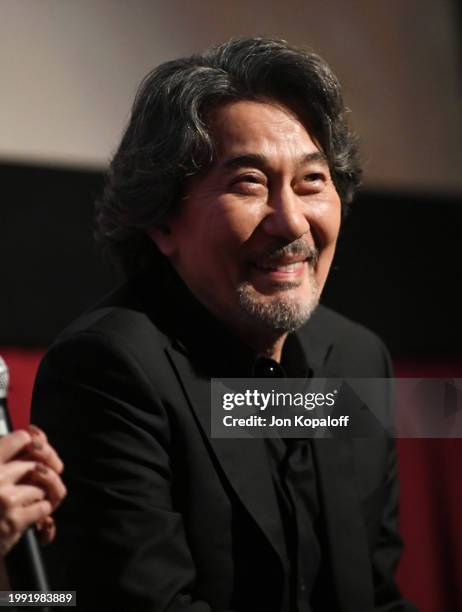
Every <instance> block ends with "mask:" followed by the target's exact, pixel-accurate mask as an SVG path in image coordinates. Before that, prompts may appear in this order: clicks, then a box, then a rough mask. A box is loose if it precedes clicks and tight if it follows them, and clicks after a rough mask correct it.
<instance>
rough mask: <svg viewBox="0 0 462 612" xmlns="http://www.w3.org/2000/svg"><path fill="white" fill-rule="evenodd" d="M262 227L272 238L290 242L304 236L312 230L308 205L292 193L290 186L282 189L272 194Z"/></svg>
mask: <svg viewBox="0 0 462 612" xmlns="http://www.w3.org/2000/svg"><path fill="white" fill-rule="evenodd" d="M262 227H263V229H264V231H265V232H266V233H267V234H269V235H270V236H274V237H276V238H284V239H285V240H288V241H293V240H296V239H297V238H300V237H301V236H304V235H305V234H306V233H307V232H309V230H310V223H309V221H308V218H307V211H306V203H304V202H303V201H302V200H301V199H300V198H299V197H298V196H297V194H295V193H294V192H293V191H292V188H291V187H290V186H287V187H282V188H281V189H279V190H278V191H277V192H276V193H273V194H271V197H270V199H269V201H268V213H267V215H266V217H265V218H264V219H263V221H262Z"/></svg>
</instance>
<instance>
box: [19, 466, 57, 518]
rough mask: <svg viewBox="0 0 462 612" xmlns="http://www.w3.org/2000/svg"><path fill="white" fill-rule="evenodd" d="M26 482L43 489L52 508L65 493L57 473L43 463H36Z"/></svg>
mask: <svg viewBox="0 0 462 612" xmlns="http://www.w3.org/2000/svg"><path fill="white" fill-rule="evenodd" d="M27 482H28V483H30V484H34V485H35V486H39V487H40V488H41V489H42V490H43V491H44V493H45V495H46V497H47V499H48V500H49V501H50V502H51V504H52V506H53V509H54V510H55V509H56V508H57V507H58V506H59V504H60V503H61V502H62V500H63V499H64V497H65V496H66V494H67V490H66V487H65V486H64V483H63V481H62V480H61V478H60V477H59V476H58V474H57V473H56V472H55V471H54V470H52V469H51V468H49V467H47V466H46V465H44V464H43V463H38V464H37V466H36V469H35V470H34V471H33V472H31V473H30V474H28V476H27Z"/></svg>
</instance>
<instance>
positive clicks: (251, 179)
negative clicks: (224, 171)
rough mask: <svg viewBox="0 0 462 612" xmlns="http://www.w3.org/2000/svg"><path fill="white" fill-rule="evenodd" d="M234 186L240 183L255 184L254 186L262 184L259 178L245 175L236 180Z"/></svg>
mask: <svg viewBox="0 0 462 612" xmlns="http://www.w3.org/2000/svg"><path fill="white" fill-rule="evenodd" d="M233 182H234V184H236V183H237V184H239V183H254V184H258V183H261V179H259V178H258V176H254V175H253V174H245V175H244V176H239V177H238V178H237V179H235V180H234V181H233Z"/></svg>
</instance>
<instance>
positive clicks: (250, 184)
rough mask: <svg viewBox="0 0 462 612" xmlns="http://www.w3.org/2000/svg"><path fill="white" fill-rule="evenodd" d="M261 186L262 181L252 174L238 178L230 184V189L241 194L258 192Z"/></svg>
mask: <svg viewBox="0 0 462 612" xmlns="http://www.w3.org/2000/svg"><path fill="white" fill-rule="evenodd" d="M263 186H264V180H263V179H262V178H261V177H259V176H256V175H254V174H245V175H242V176H238V177H236V178H235V179H234V180H233V181H232V182H231V187H232V189H233V190H235V191H238V192H242V193H253V192H254V191H259V190H260V189H261V188H262V187H263Z"/></svg>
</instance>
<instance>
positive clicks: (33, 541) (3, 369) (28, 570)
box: [0, 357, 50, 610]
mask: <svg viewBox="0 0 462 612" xmlns="http://www.w3.org/2000/svg"><path fill="white" fill-rule="evenodd" d="M9 383H10V375H9V372H8V367H7V365H6V363H5V362H4V360H3V359H2V357H0V436H4V435H6V434H8V433H10V432H11V431H12V427H11V419H10V415H9V412H8V406H7V395H8V387H9ZM5 566H6V570H7V573H8V577H9V579H10V584H11V588H12V590H13V591H49V590H50V587H49V585H48V579H47V575H46V572H45V566H44V564H43V559H42V554H41V552H40V548H39V545H38V542H37V538H36V535H35V532H34V529H33V527H29V528H28V529H27V530H26V531H25V532H24V534H23V535H22V537H21V539H20V540H19V541H18V542H17V543H16V545H15V546H14V547H13V548H12V549H11V550H10V551H9V553H8V554H7V555H6V557H5ZM42 609H43V610H48V608H42Z"/></svg>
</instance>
